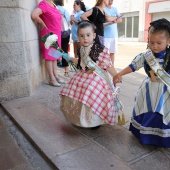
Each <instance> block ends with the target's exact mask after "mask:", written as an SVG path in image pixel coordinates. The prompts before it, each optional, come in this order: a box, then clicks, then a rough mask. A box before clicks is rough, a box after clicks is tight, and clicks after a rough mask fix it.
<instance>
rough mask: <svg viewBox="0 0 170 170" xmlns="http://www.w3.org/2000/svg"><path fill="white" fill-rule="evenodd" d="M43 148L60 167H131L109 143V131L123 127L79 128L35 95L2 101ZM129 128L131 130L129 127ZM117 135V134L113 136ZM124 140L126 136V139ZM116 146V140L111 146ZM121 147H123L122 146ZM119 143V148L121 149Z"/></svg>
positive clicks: (99, 169) (65, 169)
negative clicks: (54, 111)
mask: <svg viewBox="0 0 170 170" xmlns="http://www.w3.org/2000/svg"><path fill="white" fill-rule="evenodd" d="M1 105H2V107H3V108H4V109H5V111H6V112H7V113H8V114H9V116H10V117H11V118H12V119H13V120H14V121H15V122H16V124H17V125H18V126H19V127H20V128H21V129H22V130H23V131H24V133H25V134H26V136H27V137H28V138H29V139H30V140H31V142H32V143H33V144H34V145H35V146H36V147H37V148H38V149H39V151H40V152H41V153H42V154H43V155H45V156H46V157H47V158H48V160H50V161H51V162H52V163H53V164H54V165H55V166H56V169H57V168H58V169H60V170H70V169H73V170H130V169H131V168H130V167H129V166H128V165H127V163H125V162H126V161H125V160H123V159H121V158H120V157H119V156H117V155H116V154H114V153H113V152H112V151H110V150H109V148H107V147H106V146H105V144H106V141H105V140H109V139H106V137H109V136H108V135H107V136H105V135H106V134H110V133H112V132H113V130H114V131H115V132H116V133H117V134H118V133H121V134H122V133H126V132H123V131H124V130H122V129H121V128H116V129H112V128H110V126H105V127H101V129H100V128H99V129H98V130H89V129H82V128H76V127H74V126H71V125H70V124H69V123H67V122H66V121H64V120H63V119H62V118H61V117H60V116H58V115H56V114H54V113H53V112H51V111H50V110H48V109H47V108H45V107H44V106H43V105H41V104H40V103H39V102H38V101H36V100H35V99H33V98H31V97H26V98H20V99H15V100H11V101H7V102H3V103H1ZM125 131H127V130H125ZM113 137H114V136H113ZM122 140H124V138H123V139H122ZM112 144H113V146H114V143H112V142H111V143H110V144H109V145H112ZM119 147H120V148H119ZM121 147H122V146H118V145H117V148H115V150H119V149H120V150H121Z"/></svg>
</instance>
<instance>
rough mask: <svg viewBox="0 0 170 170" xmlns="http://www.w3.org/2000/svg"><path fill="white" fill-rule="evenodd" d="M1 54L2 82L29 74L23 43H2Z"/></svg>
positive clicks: (0, 44) (0, 46)
mask: <svg viewBox="0 0 170 170" xmlns="http://www.w3.org/2000/svg"><path fill="white" fill-rule="evenodd" d="M0 53H1V55H0V57H1V60H0V65H1V67H0V80H4V79H5V78H7V77H9V76H16V75H18V74H25V73H26V72H28V69H27V64H28V63H26V61H25V58H26V56H25V44H24V43H23V42H19V43H0Z"/></svg>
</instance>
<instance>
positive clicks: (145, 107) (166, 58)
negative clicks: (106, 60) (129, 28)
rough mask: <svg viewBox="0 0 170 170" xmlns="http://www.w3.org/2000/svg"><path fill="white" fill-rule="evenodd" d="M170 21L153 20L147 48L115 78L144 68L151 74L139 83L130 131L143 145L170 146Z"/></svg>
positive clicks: (115, 80) (119, 79) (117, 80)
mask: <svg viewBox="0 0 170 170" xmlns="http://www.w3.org/2000/svg"><path fill="white" fill-rule="evenodd" d="M169 44H170V22H169V21H168V20H166V19H159V20H156V21H153V22H151V23H150V27H149V36H148V50H147V51H146V52H144V53H140V54H139V55H137V56H136V57H135V58H134V59H133V61H132V63H131V64H130V65H129V66H128V67H126V68H125V69H123V70H122V71H121V72H119V73H118V74H117V75H116V76H115V77H114V83H117V82H121V76H122V75H125V74H128V73H131V72H133V71H136V70H139V69H140V68H141V67H144V69H145V71H146V74H147V75H148V77H147V78H146V79H145V80H144V81H143V83H142V85H141V86H140V88H139V90H138V92H137V94H136V98H135V105H134V109H133V117H132V119H131V123H130V131H131V132H132V133H133V134H134V135H135V136H136V137H137V138H138V139H139V141H140V142H141V143H142V144H146V145H156V146H160V147H170V47H169Z"/></svg>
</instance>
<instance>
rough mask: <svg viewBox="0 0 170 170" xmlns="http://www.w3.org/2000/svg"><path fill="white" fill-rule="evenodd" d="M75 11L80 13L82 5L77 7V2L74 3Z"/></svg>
mask: <svg viewBox="0 0 170 170" xmlns="http://www.w3.org/2000/svg"><path fill="white" fill-rule="evenodd" d="M73 9H74V11H76V12H78V11H79V10H80V9H81V7H80V5H77V4H76V2H74V4H73Z"/></svg>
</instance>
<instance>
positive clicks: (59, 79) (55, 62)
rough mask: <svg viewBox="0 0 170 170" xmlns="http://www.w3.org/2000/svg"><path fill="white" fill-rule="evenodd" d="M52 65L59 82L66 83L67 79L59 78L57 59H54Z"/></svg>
mask: <svg viewBox="0 0 170 170" xmlns="http://www.w3.org/2000/svg"><path fill="white" fill-rule="evenodd" d="M52 67H53V75H54V77H55V79H56V80H57V82H58V83H60V84H65V81H64V80H63V79H61V78H59V76H58V73H57V69H58V67H57V60H55V61H53V63H52Z"/></svg>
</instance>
